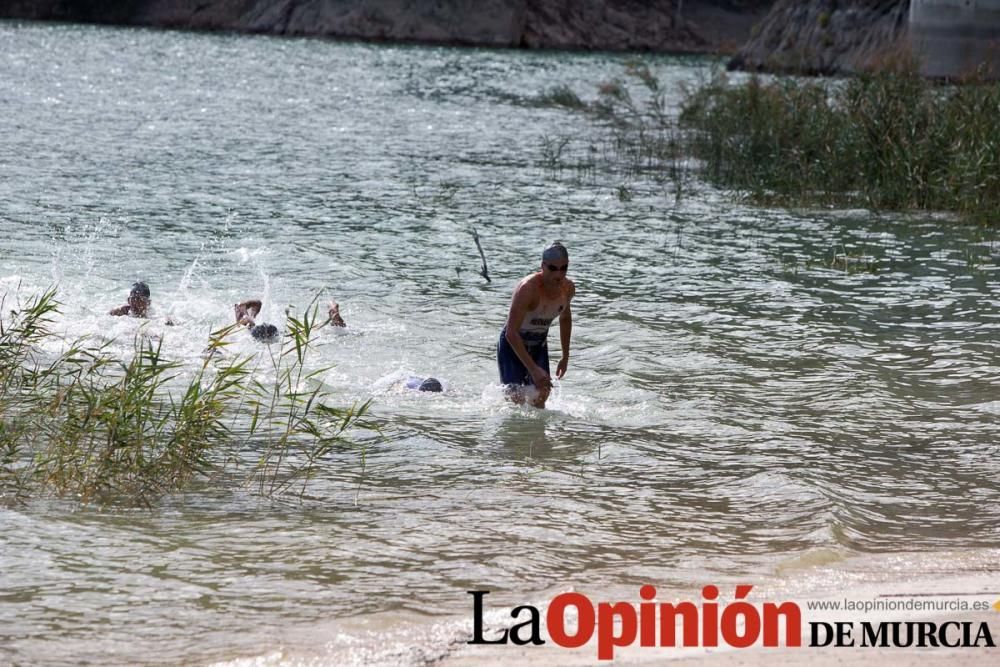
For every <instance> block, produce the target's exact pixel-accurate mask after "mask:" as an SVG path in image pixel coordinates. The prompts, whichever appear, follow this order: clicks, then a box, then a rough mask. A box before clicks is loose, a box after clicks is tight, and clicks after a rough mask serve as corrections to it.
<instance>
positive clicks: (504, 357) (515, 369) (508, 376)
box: [497, 328, 549, 385]
mask: <svg viewBox="0 0 1000 667" xmlns="http://www.w3.org/2000/svg"><path fill="white" fill-rule="evenodd" d="M524 347H525V349H527V350H528V354H529V355H531V358H532V359H533V360H534V362H535V363H536V364H538V365H539V366H541V368H542V370H544V371H545V372H546V373H548V372H549V346H548V343H546V342H545V341H541V342H540V343H539V344H537V345H528V344H525V346H524ZM497 367H498V368H499V369H500V382H501V383H502V384H519V385H529V384H530V385H534V384H535V383H534V382H533V381H532V380H531V373H529V372H528V369H527V368H525V367H524V364H522V363H521V360H520V359H518V358H517V353H515V352H514V348H512V347H511V346H510V343H508V342H507V329H506V328H504V329H502V330H501V331H500V340H499V341H498V342H497Z"/></svg>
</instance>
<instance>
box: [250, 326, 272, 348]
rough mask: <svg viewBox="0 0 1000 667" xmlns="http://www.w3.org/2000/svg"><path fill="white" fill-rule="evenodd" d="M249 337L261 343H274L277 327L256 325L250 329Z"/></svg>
mask: <svg viewBox="0 0 1000 667" xmlns="http://www.w3.org/2000/svg"><path fill="white" fill-rule="evenodd" d="M250 335H251V336H253V339H254V340H257V341H260V342H261V343H267V344H271V343H276V342H277V341H278V327H276V326H274V325H273V324H258V325H257V326H255V327H253V328H251V329H250Z"/></svg>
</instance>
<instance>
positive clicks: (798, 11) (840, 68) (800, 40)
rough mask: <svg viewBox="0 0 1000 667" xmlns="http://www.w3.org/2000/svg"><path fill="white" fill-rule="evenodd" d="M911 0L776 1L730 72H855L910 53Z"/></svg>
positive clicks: (732, 65) (733, 62)
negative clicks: (908, 28) (908, 36)
mask: <svg viewBox="0 0 1000 667" xmlns="http://www.w3.org/2000/svg"><path fill="white" fill-rule="evenodd" d="M909 9H910V3H909V0H813V1H812V2H794V1H793V0H778V2H776V3H775V4H774V6H773V7H772V8H771V11H770V12H768V14H767V16H766V17H765V18H764V20H762V21H761V22H760V23H759V24H758V25H756V26H755V27H754V29H753V31H752V33H751V37H750V39H749V41H747V43H746V44H744V45H743V47H742V48H741V49H740V50H739V51H738V52H737V53H736V55H735V56H734V57H733V58H732V59H731V60H730V62H729V68H730V69H746V70H767V71H771V72H790V73H804V74H851V73H857V72H860V71H863V70H869V69H877V68H878V67H879V66H880V64H883V63H885V62H886V61H888V60H892V59H898V58H906V57H907V56H908V54H909V44H908V41H907V19H908V15H909Z"/></svg>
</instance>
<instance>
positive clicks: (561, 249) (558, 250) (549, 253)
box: [542, 241, 569, 261]
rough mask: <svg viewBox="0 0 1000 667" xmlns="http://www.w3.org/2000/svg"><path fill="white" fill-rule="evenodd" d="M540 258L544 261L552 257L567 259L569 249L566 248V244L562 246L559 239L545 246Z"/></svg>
mask: <svg viewBox="0 0 1000 667" xmlns="http://www.w3.org/2000/svg"><path fill="white" fill-rule="evenodd" d="M542 259H543V260H544V261H549V260H553V259H565V260H569V251H568V250H566V246H564V245H563V244H562V243H561V242H560V241H553V243H552V245H550V246H549V247H548V248H546V249H545V251H544V252H543V253H542Z"/></svg>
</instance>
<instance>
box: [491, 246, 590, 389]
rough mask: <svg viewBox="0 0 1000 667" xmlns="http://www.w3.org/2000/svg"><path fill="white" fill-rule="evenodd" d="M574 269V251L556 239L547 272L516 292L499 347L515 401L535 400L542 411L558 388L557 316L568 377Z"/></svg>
mask: <svg viewBox="0 0 1000 667" xmlns="http://www.w3.org/2000/svg"><path fill="white" fill-rule="evenodd" d="M568 268H569V253H568V252H567V251H566V248H565V246H563V244H562V243H560V242H559V241H556V242H555V243H553V244H552V245H550V246H549V247H548V248H546V249H545V252H543V253H542V267H541V270H539V271H537V272H536V273H533V274H531V275H530V276H527V277H525V278H523V279H522V280H521V282H519V283H518V284H517V287H515V288H514V296H513V298H512V299H511V302H510V312H509V313H508V314H507V323H506V324H505V325H504V327H503V329H502V330H501V331H500V341H499V342H498V343H497V366H499V368H500V382H501V383H503V384H504V385H505V389H506V392H507V396H508V397H509V398H510V399H511V400H513V401H514V402H515V403H524V402H525V401H526V400H530V401H531V404H532V405H534V406H535V407H536V408H544V407H545V401H547V400H548V398H549V392H550V391H551V390H552V378H551V377H550V375H549V346H548V335H549V325H550V324H552V320H554V319H555V318H556V317H558V318H559V342H560V343H562V358H560V359H559V364H558V366H556V377H557V378H562V376H563V375H565V374H566V366H568V365H569V338H570V334H571V333H572V331H573V319H572V316H571V315H570V308H569V303H570V301H571V300H572V299H573V297H574V296H575V295H576V286H575V285H574V284H573V281H571V280H570V279H569V278H567V277H566V270H567V269H568ZM528 385H534V386H535V388H536V389H537V391H538V393H537V394H536V395H535V396H533V397H529V396H528V395H527V392H526V391H525V390H526V388H527V387H528Z"/></svg>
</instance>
